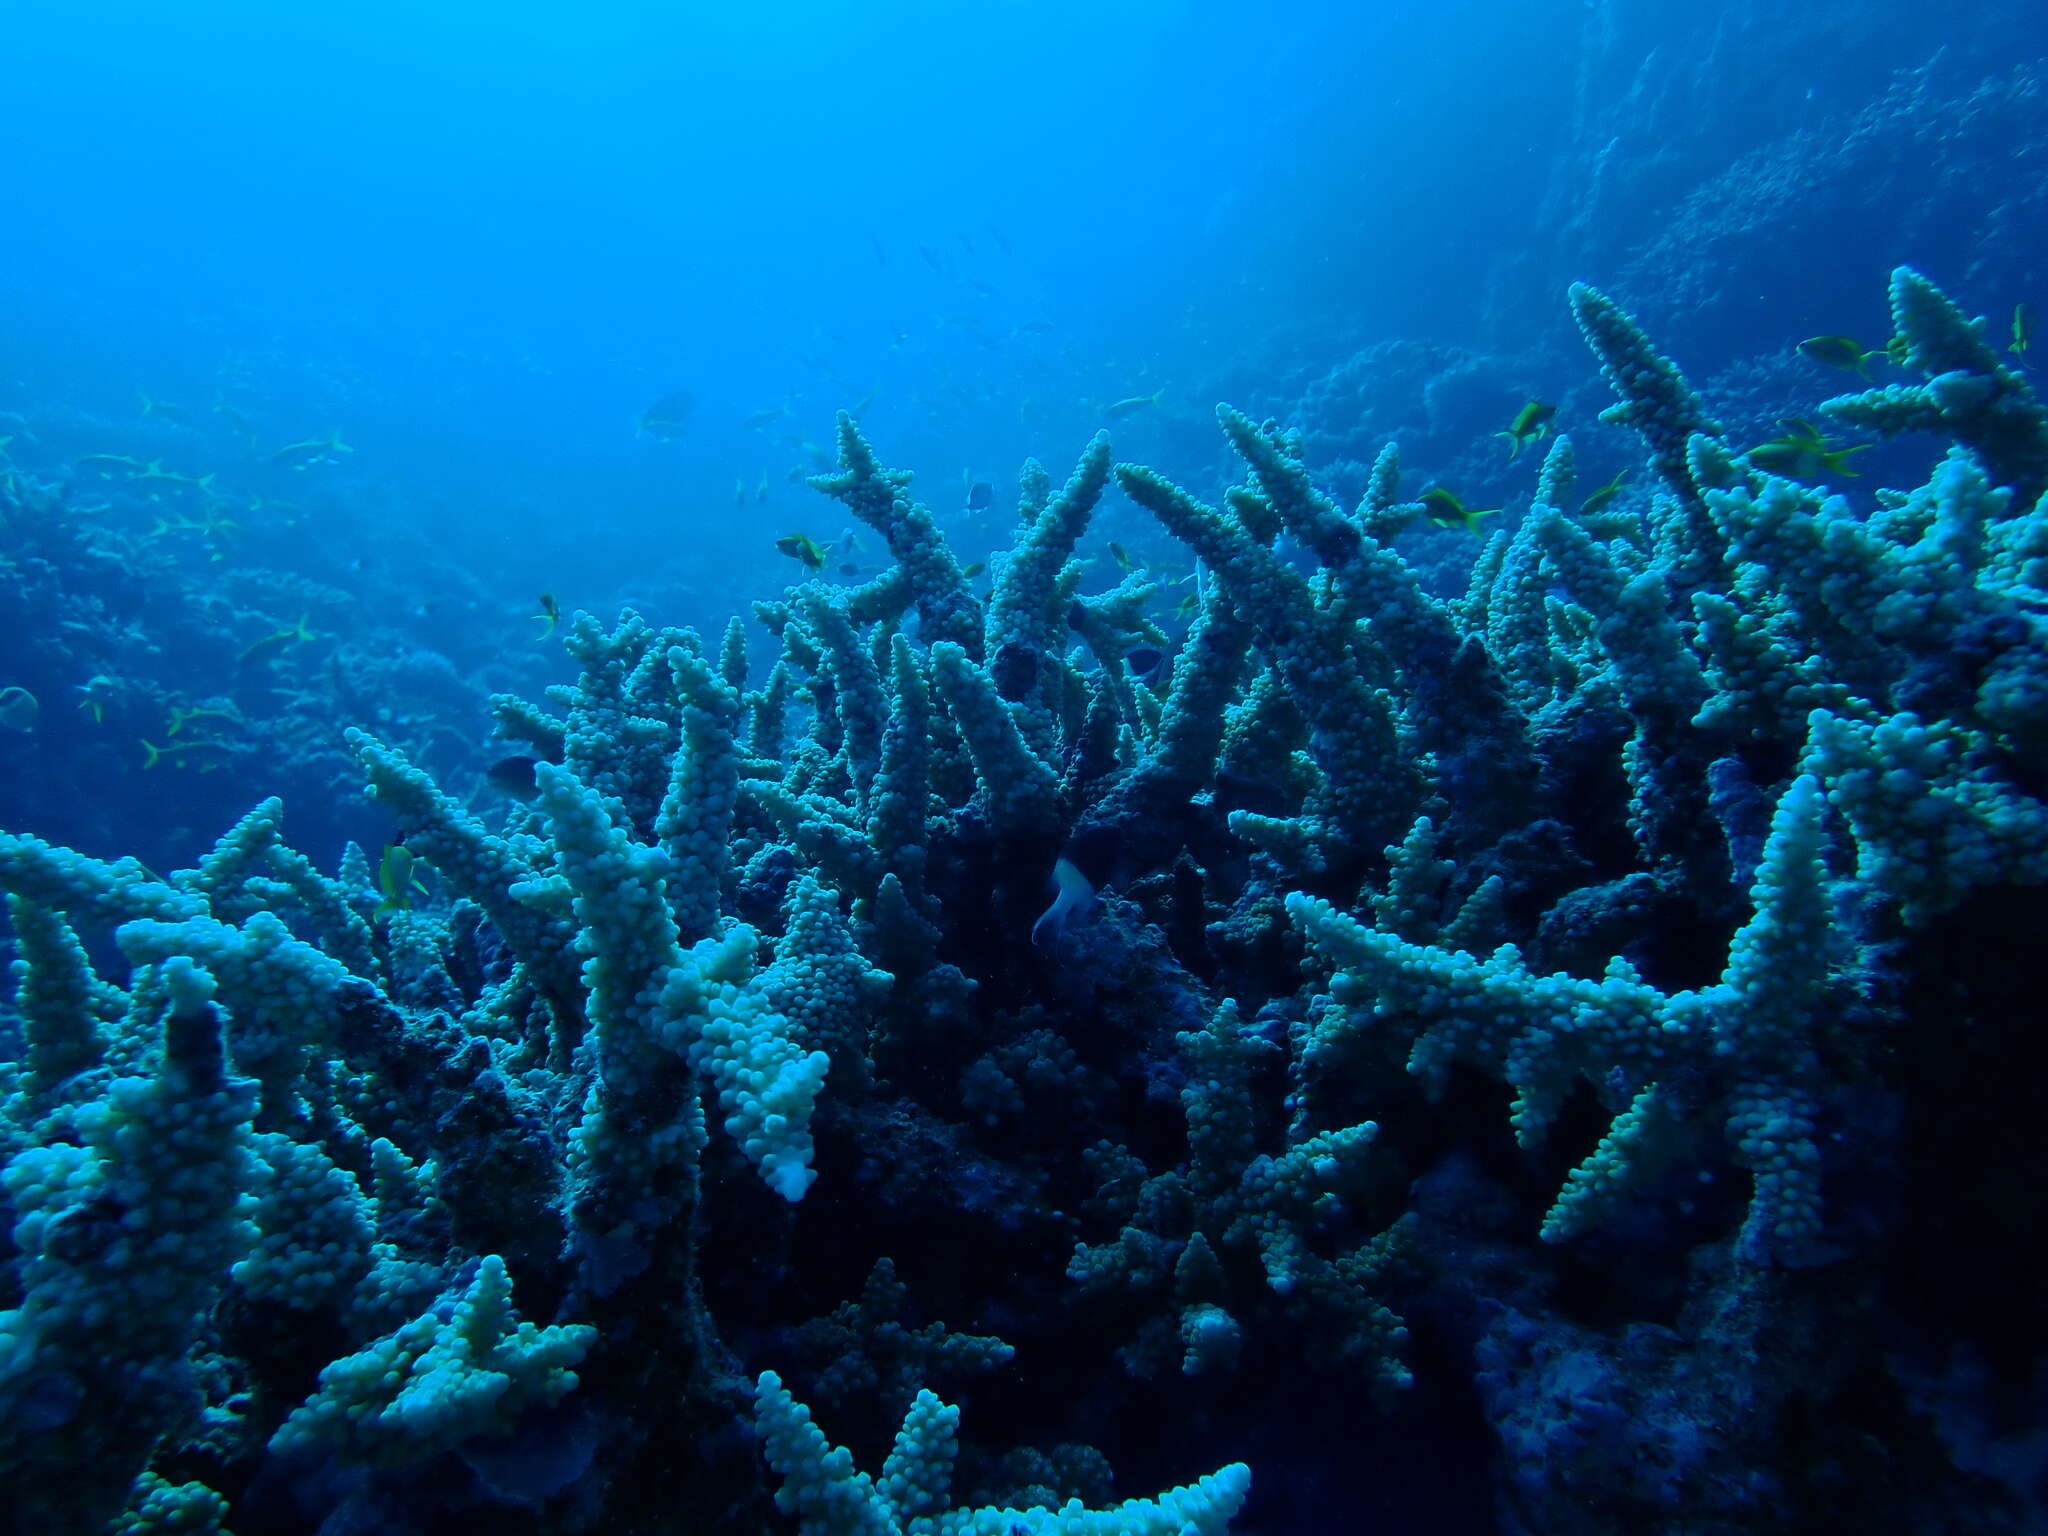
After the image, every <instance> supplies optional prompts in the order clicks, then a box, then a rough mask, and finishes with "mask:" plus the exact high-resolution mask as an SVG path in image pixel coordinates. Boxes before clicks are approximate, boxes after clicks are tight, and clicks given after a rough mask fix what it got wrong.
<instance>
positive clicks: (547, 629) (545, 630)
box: [533, 592, 562, 640]
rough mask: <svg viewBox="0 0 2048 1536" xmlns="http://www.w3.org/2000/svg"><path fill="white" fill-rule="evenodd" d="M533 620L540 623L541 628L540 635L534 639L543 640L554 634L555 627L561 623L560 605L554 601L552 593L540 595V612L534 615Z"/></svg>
mask: <svg viewBox="0 0 2048 1536" xmlns="http://www.w3.org/2000/svg"><path fill="white" fill-rule="evenodd" d="M534 618H535V619H537V620H539V621H540V626H541V630H540V633H539V634H537V635H535V636H534V637H533V638H534V639H536V640H545V639H547V637H548V636H549V635H552V634H553V633H554V632H555V626H556V625H558V624H560V623H561V622H562V605H561V603H559V602H558V601H556V599H555V594H554V593H552V592H543V593H541V595H540V612H539V613H536V614H535V615H534Z"/></svg>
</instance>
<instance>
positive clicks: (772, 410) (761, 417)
mask: <svg viewBox="0 0 2048 1536" xmlns="http://www.w3.org/2000/svg"><path fill="white" fill-rule="evenodd" d="M788 414H789V407H788V406H786V405H771V406H767V407H766V408H764V409H762V410H758V411H754V412H751V413H750V414H749V415H748V417H747V423H746V424H747V425H748V426H750V427H765V426H767V425H768V423H769V422H771V421H780V420H781V419H782V418H783V417H785V416H787V415H788Z"/></svg>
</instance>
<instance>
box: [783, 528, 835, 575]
mask: <svg viewBox="0 0 2048 1536" xmlns="http://www.w3.org/2000/svg"><path fill="white" fill-rule="evenodd" d="M775 552H776V553H777V554H779V555H787V556H789V558H790V559H792V560H794V561H796V562H797V563H798V564H799V565H801V566H802V567H803V568H804V569H805V570H807V571H822V570H823V569H825V563H826V561H827V560H829V559H830V558H831V556H832V546H831V545H830V544H820V543H819V542H818V541H817V540H816V539H814V538H812V537H811V536H810V535H809V534H808V533H785V534H784V535H783V536H782V537H781V538H779V539H777V540H776V541H775Z"/></svg>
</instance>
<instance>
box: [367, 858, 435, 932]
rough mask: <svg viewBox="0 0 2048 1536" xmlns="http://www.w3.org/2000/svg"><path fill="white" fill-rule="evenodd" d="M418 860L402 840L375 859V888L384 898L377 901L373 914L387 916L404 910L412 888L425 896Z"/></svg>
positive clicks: (410, 898)
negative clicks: (381, 856) (382, 855)
mask: <svg viewBox="0 0 2048 1536" xmlns="http://www.w3.org/2000/svg"><path fill="white" fill-rule="evenodd" d="M418 863H419V860H418V859H416V858H414V857H413V852H412V850H411V849H410V848H407V847H406V846H405V845H404V844H403V843H393V844H392V845H391V846H390V847H388V848H386V849H385V850H384V857H383V858H381V859H379V860H378V861H377V889H378V891H380V892H381V893H382V894H383V897H384V899H383V900H382V901H380V902H378V903H377V910H376V911H375V912H374V913H372V914H371V915H372V916H373V917H389V916H390V915H391V914H392V913H393V912H406V911H410V910H411V908H412V898H413V895H414V893H415V892H417V893H418V894H419V895H421V896H424V895H426V894H427V888H426V885H425V884H424V883H423V882H422V881H421V880H420V877H419V872H418V870H417V868H416V866H417V865H418Z"/></svg>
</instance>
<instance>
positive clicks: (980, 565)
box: [960, 560, 988, 581]
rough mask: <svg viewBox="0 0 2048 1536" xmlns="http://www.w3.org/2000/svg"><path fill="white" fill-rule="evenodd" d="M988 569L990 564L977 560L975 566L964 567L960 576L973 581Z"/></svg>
mask: <svg viewBox="0 0 2048 1536" xmlns="http://www.w3.org/2000/svg"><path fill="white" fill-rule="evenodd" d="M987 569H988V562H987V561H986V560H976V561H975V562H974V563H973V564H971V565H968V566H966V567H964V568H963V569H962V570H961V572H960V574H961V575H962V576H965V577H966V578H967V579H968V580H969V581H972V580H974V578H975V577H977V576H979V575H980V574H981V573H982V572H983V571H985V570H987Z"/></svg>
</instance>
